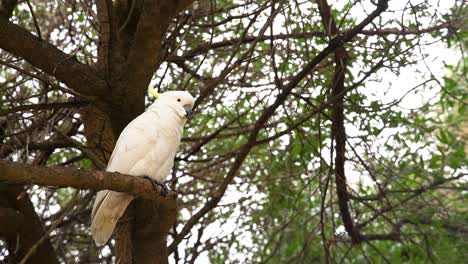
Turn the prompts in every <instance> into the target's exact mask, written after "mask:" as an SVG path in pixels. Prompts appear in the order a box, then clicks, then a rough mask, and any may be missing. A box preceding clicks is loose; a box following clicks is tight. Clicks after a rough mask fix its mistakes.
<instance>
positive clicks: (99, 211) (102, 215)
mask: <svg viewBox="0 0 468 264" xmlns="http://www.w3.org/2000/svg"><path fill="white" fill-rule="evenodd" d="M157 96H158V98H157V100H156V101H155V102H154V103H153V104H152V105H151V106H150V107H149V108H148V109H147V110H146V112H144V113H143V114H141V115H140V116H138V117H137V118H135V119H134V120H133V121H132V122H130V124H128V125H127V127H126V128H125V129H124V130H123V131H122V133H121V134H120V137H119V139H118V140H117V144H116V145H115V148H114V151H113V153H112V156H111V158H110V160H109V164H108V165H107V169H106V170H107V171H110V172H120V173H124V174H130V175H135V176H143V177H150V178H151V179H154V180H156V181H157V182H159V183H162V182H163V181H164V179H165V178H166V176H167V175H168V174H169V173H170V171H171V169H172V166H173V164H174V156H175V154H176V151H177V148H178V147H179V144H180V140H181V137H182V129H183V126H184V124H185V122H186V121H187V117H188V116H189V115H190V114H191V112H192V107H193V104H194V98H193V97H192V96H191V95H190V94H189V93H188V92H184V91H170V92H165V93H162V94H158V95H157ZM133 198H134V197H133V196H132V195H129V194H126V193H121V192H114V191H109V190H104V191H100V192H98V194H97V196H96V200H95V201H94V207H93V211H92V213H91V219H92V220H91V221H92V223H91V234H92V235H93V238H94V241H95V242H96V245H98V246H102V245H104V244H106V243H107V241H108V240H109V238H110V237H111V235H112V232H113V230H114V228H115V225H116V224H117V221H118V220H119V218H120V217H121V216H122V215H123V213H124V212H125V209H126V208H127V206H128V205H129V204H130V202H131V201H132V200H133Z"/></svg>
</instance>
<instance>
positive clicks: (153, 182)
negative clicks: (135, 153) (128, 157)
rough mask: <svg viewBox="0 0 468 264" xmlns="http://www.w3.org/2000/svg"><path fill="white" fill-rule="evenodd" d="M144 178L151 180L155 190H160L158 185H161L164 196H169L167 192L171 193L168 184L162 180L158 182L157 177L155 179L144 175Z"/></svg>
mask: <svg viewBox="0 0 468 264" xmlns="http://www.w3.org/2000/svg"><path fill="white" fill-rule="evenodd" d="M143 178H145V179H147V180H148V181H150V182H151V185H152V186H153V188H154V189H155V190H159V189H158V188H157V187H156V186H159V187H161V194H162V195H163V196H167V194H168V193H169V189H168V188H167V186H166V184H164V183H162V182H158V181H157V180H156V179H153V178H151V177H149V176H146V175H145V176H143Z"/></svg>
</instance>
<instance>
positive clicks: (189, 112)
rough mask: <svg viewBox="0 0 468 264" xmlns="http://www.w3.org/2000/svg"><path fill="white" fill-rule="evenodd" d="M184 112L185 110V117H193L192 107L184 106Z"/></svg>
mask: <svg viewBox="0 0 468 264" xmlns="http://www.w3.org/2000/svg"><path fill="white" fill-rule="evenodd" d="M184 110H185V117H186V118H189V117H190V116H191V115H192V106H191V105H184Z"/></svg>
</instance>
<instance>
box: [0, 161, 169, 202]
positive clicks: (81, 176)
mask: <svg viewBox="0 0 468 264" xmlns="http://www.w3.org/2000/svg"><path fill="white" fill-rule="evenodd" d="M1 181H3V182H4V183H13V184H37V185H41V186H55V187H73V188H76V189H92V190H96V191H99V190H113V191H117V192H125V193H128V194H131V195H133V196H135V197H142V198H145V199H151V200H157V201H162V200H164V199H167V198H164V197H163V196H162V195H161V191H162V190H161V188H160V187H159V186H153V185H152V184H151V183H150V182H149V181H148V180H146V179H144V178H141V177H135V176H131V175H125V174H120V173H117V172H107V171H96V170H78V169H74V168H65V167H43V166H34V165H28V164H22V163H16V162H10V161H4V160H0V183H1ZM155 189H157V190H156V191H155ZM175 196H176V194H175V193H173V192H171V193H170V194H169V196H168V198H171V197H172V198H174V197H175ZM172 198H171V199H172Z"/></svg>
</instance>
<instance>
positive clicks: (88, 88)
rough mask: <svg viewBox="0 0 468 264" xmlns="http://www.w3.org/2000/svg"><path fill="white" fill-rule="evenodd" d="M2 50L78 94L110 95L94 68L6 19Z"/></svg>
mask: <svg viewBox="0 0 468 264" xmlns="http://www.w3.org/2000/svg"><path fill="white" fill-rule="evenodd" d="M18 43H21V45H18ZM0 48H1V49H3V50H5V51H8V52H10V53H12V54H14V55H16V56H18V57H21V58H23V59H25V60H26V61H28V62H29V63H31V64H32V65H34V66H35V67H37V68H39V69H41V70H42V71H44V72H45V73H47V74H50V75H52V76H54V77H55V78H57V80H59V81H60V82H63V83H65V84H66V85H67V86H68V87H70V88H72V89H73V90H75V91H77V92H78V93H81V94H84V95H91V96H101V97H102V96H104V95H105V93H106V82H105V81H104V80H102V79H100V78H99V77H98V75H97V73H96V71H94V69H92V68H91V67H90V66H88V65H85V64H82V63H80V62H79V61H78V60H77V59H76V57H75V56H73V55H69V54H66V53H64V52H62V51H61V50H59V49H58V48H57V47H55V46H54V45H52V44H50V43H49V42H46V41H41V40H40V39H39V38H38V37H36V36H34V35H33V34H31V33H30V32H29V31H27V30H25V29H23V28H21V27H19V26H17V25H15V24H13V23H11V22H9V21H7V20H4V19H0Z"/></svg>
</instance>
